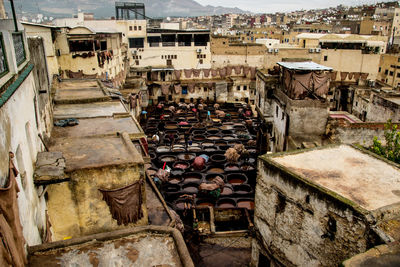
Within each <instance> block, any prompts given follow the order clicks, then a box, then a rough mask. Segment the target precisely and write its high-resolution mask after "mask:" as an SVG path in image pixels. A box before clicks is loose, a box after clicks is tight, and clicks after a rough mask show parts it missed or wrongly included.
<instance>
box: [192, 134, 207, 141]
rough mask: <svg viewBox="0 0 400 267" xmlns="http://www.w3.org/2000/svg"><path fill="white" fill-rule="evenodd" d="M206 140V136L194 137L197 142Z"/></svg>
mask: <svg viewBox="0 0 400 267" xmlns="http://www.w3.org/2000/svg"><path fill="white" fill-rule="evenodd" d="M204 139H205V137H204V135H195V136H193V140H195V141H203V140H204Z"/></svg>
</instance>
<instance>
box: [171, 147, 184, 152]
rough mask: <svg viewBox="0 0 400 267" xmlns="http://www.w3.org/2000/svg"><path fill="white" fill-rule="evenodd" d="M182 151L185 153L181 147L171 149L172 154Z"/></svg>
mask: <svg viewBox="0 0 400 267" xmlns="http://www.w3.org/2000/svg"><path fill="white" fill-rule="evenodd" d="M184 151H185V149H184V148H182V147H176V148H173V149H172V152H184Z"/></svg>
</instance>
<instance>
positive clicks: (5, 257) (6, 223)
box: [0, 153, 28, 267]
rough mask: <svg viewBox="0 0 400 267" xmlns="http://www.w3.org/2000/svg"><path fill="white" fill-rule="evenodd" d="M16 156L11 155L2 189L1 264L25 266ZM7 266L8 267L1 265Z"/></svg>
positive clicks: (0, 218) (0, 201)
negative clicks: (14, 160)
mask: <svg viewBox="0 0 400 267" xmlns="http://www.w3.org/2000/svg"><path fill="white" fill-rule="evenodd" d="M13 158H14V154H13V153H10V162H9V177H8V181H7V184H6V186H5V187H4V188H0V215H1V216H0V238H1V239H2V242H0V252H1V256H0V257H1V259H0V263H3V262H8V263H9V265H12V266H17V267H19V266H25V265H26V264H27V263H28V262H27V258H26V256H25V249H24V244H25V239H24V236H23V234H22V226H21V222H20V220H19V209H18V203H17V197H18V194H17V193H18V192H19V189H18V185H17V182H16V176H17V175H18V171H17V169H16V168H15V166H14V163H13ZM1 266H7V265H1Z"/></svg>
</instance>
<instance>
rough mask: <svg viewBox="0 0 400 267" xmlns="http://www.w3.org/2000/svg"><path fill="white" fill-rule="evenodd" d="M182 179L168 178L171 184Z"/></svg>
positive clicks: (177, 182)
mask: <svg viewBox="0 0 400 267" xmlns="http://www.w3.org/2000/svg"><path fill="white" fill-rule="evenodd" d="M181 181H182V179H180V178H169V179H168V182H169V183H171V184H179V183H180V182H181Z"/></svg>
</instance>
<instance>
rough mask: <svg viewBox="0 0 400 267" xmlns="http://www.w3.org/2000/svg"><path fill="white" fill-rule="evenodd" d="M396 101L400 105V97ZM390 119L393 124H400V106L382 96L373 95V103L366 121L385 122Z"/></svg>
mask: <svg viewBox="0 0 400 267" xmlns="http://www.w3.org/2000/svg"><path fill="white" fill-rule="evenodd" d="M389 99H390V98H389ZM396 100H397V101H398V103H400V98H399V97H397V98H396ZM388 119H391V120H392V122H400V105H399V104H397V103H395V102H392V101H389V100H387V99H385V98H383V97H381V96H378V95H373V96H372V102H370V105H369V107H368V112H367V118H366V121H370V122H377V121H378V122H385V121H387V120H388Z"/></svg>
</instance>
